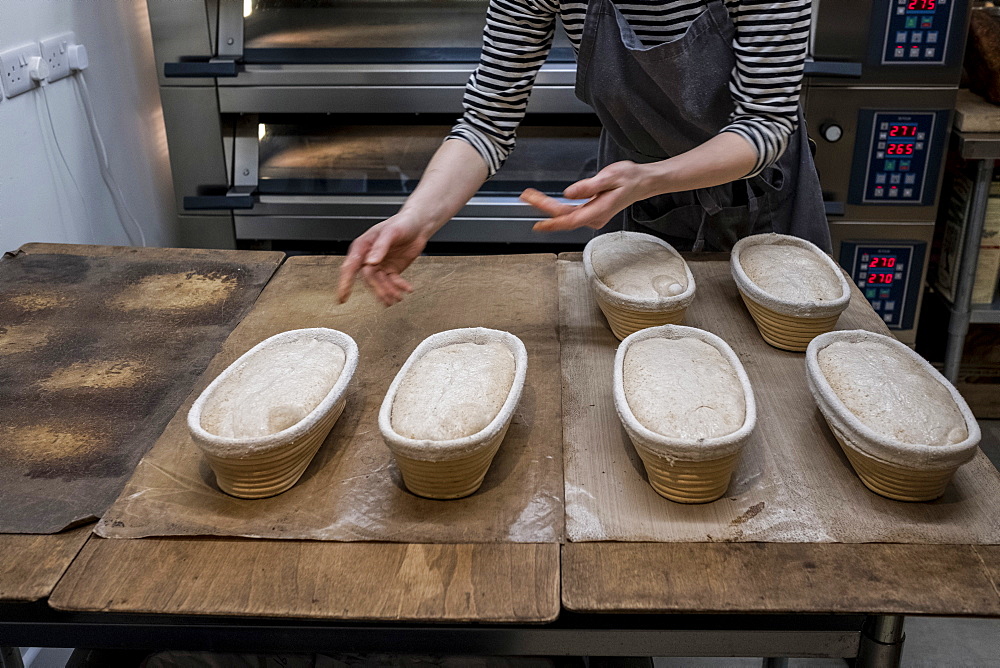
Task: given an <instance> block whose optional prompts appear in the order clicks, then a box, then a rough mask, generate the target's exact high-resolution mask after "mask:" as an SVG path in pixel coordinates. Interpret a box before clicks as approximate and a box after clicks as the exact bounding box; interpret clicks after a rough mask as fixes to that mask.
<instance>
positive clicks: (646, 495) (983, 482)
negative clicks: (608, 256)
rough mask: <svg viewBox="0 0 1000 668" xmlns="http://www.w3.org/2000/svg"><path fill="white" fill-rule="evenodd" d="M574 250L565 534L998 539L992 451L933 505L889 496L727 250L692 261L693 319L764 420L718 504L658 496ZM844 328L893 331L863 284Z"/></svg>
mask: <svg viewBox="0 0 1000 668" xmlns="http://www.w3.org/2000/svg"><path fill="white" fill-rule="evenodd" d="M578 258H579V254H566V255H564V256H561V259H560V260H559V262H558V264H559V292H560V340H561V344H562V352H561V355H562V368H563V420H564V427H565V428H564V446H563V448H564V457H565V476H566V535H567V539H568V540H570V541H653V542H711V541H746V542H779V543H805V542H840V543H870V542H885V543H955V544H1000V473H998V472H997V470H996V468H994V467H993V465H992V464H991V463H990V461H989V459H987V458H986V455H984V454H983V453H982V452H979V453H978V454H977V455H976V457H975V459H973V460H972V461H971V462H969V463H968V464H966V465H965V466H963V467H961V468H960V469H959V470H958V473H957V474H956V475H955V478H954V480H953V481H952V483H951V484H950V485H949V486H948V490H947V492H945V495H944V496H943V497H942V498H941V499H938V500H937V501H933V502H930V503H904V502H900V501H892V500H890V499H886V498H883V497H881V496H878V495H876V494H874V493H873V492H871V491H869V490H868V489H867V488H866V487H865V486H864V485H863V484H862V483H861V480H860V479H859V478H858V477H857V475H855V473H854V470H853V469H852V468H851V465H850V463H849V462H848V461H847V458H846V457H845V455H844V454H843V452H842V451H841V449H840V446H839V445H838V444H837V442H836V439H835V438H834V436H833V434H832V433H831V432H830V430H829V428H828V427H827V426H826V422H825V421H824V420H823V417H822V415H821V414H820V412H819V409H818V408H817V407H816V403H815V401H814V400H813V397H812V395H811V394H810V392H809V388H808V386H807V383H806V370H805V360H804V354H802V353H791V352H786V351H782V350H778V349H776V348H772V347H771V346H769V345H768V344H767V343H765V342H764V340H763V339H762V338H761V336H760V333H759V332H758V330H757V327H756V325H755V324H754V321H753V319H752V318H751V317H750V314H749V313H748V312H747V310H746V307H745V306H744V305H743V303H742V301H741V299H740V296H739V293H738V292H737V289H736V285H735V283H734V282H733V279H732V276H731V273H730V270H729V263H728V259H727V257H726V256H718V257H715V256H713V258H712V261H699V259H698V256H688V258H687V259H688V262H689V264H690V267H691V271H692V272H693V273H694V276H695V281H696V283H697V285H698V294H697V296H696V297H695V300H694V303H693V304H692V305H691V306H690V308H689V309H688V311H687V317H686V320H685V323H684V324H686V325H690V326H692V327H699V328H701V329H705V330H708V331H710V332H712V333H713V334H717V335H718V336H721V337H722V338H723V339H725V341H726V342H727V343H729V345H730V346H732V348H733V350H734V351H735V352H736V354H737V355H738V356H739V358H740V361H742V363H743V365H744V367H745V368H746V371H747V374H748V376H749V377H750V382H751V384H752V385H753V391H754V395H755V397H756V399H757V428H756V429H755V430H754V432H753V434H752V435H751V436H750V438H749V440H748V442H747V444H746V445H745V447H744V449H743V452H742V454H741V455H740V458H739V462H738V464H737V466H736V471H735V472H734V473H733V479H732V482H731V483H730V485H729V489H728V491H727V492H726V494H725V496H723V497H722V498H721V499H719V500H718V501H714V502H712V503H708V504H700V505H685V504H679V503H674V502H672V501H668V500H667V499H664V498H663V497H661V496H659V495H658V494H657V493H656V492H655V491H653V489H652V487H650V485H649V483H648V481H647V478H646V472H645V469H644V468H643V464H642V460H640V459H639V456H638V455H637V454H636V452H635V448H634V447H633V446H632V443H631V442H630V441H629V438H628V435H627V434H626V433H625V429H624V428H623V427H622V424H621V422H620V421H619V419H618V416H617V415H616V414H615V408H614V402H613V399H612V393H611V387H612V385H611V377H612V369H613V364H614V356H615V349H616V348H617V346H618V341H617V340H615V338H614V335H613V334H612V333H611V330H610V328H609V327H608V324H607V322H606V320H605V319H604V316H603V315H602V314H601V311H600V309H599V307H598V306H597V304H596V302H595V301H594V298H593V296H592V294H591V292H590V290H589V289H588V286H587V280H586V277H585V275H584V271H583V264H582V263H581V262H580V261H578ZM837 327H838V329H869V330H872V331H877V332H879V333H883V334H884V333H886V332H887V330H886V328H885V327H884V325H883V324H882V322H881V321H880V320H879V319H878V317H877V316H876V315H875V313H874V312H873V311H872V310H871V308H870V307H869V306H868V304H867V302H866V301H865V300H864V298H863V296H862V295H861V294H860V293H858V292H857V290H854V293H853V298H852V301H851V305H850V306H849V307H848V309H847V311H845V312H844V314H843V315H842V316H841V317H840V320H839V321H838V323H837Z"/></svg>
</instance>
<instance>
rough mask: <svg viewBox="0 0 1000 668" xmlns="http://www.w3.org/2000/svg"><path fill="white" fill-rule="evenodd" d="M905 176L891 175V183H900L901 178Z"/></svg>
mask: <svg viewBox="0 0 1000 668" xmlns="http://www.w3.org/2000/svg"><path fill="white" fill-rule="evenodd" d="M902 178H903V175H902V174H893V175H892V176H890V177H889V183H899V181H900V179H902Z"/></svg>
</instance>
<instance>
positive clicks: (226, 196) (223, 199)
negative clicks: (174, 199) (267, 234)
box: [184, 187, 257, 211]
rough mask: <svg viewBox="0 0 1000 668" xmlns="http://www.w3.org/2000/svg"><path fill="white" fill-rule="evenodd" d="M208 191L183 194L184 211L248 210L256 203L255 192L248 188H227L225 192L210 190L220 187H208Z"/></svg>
mask: <svg viewBox="0 0 1000 668" xmlns="http://www.w3.org/2000/svg"><path fill="white" fill-rule="evenodd" d="M206 190H207V191H208V192H206V194H202V195H185V196H184V210H185V211H205V210H208V209H229V210H237V209H240V210H244V211H247V210H250V209H253V207H254V205H255V204H256V203H257V192H256V190H253V189H248V188H241V187H236V188H229V189H228V190H226V191H225V192H222V193H220V192H215V193H212V192H211V191H212V190H216V191H218V190H222V189H221V188H208V189H206Z"/></svg>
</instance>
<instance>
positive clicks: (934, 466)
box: [806, 329, 980, 501]
mask: <svg viewBox="0 0 1000 668" xmlns="http://www.w3.org/2000/svg"><path fill="white" fill-rule="evenodd" d="M865 340H869V341H880V342H882V343H884V344H885V345H887V346H891V347H892V348H893V349H894V350H896V351H898V352H899V353H900V354H902V355H905V356H906V357H909V358H910V359H913V360H915V361H916V362H917V363H918V365H919V366H920V367H921V369H922V370H923V371H924V372H926V373H927V375H928V376H929V377H930V378H932V379H934V380H935V381H937V382H939V383H941V384H942V385H944V387H945V388H946V389H947V390H948V392H949V394H950V395H951V398H952V400H954V402H955V405H956V406H957V408H958V410H959V412H960V413H961V414H962V417H963V418H964V419H965V427H966V430H967V431H968V437H967V438H966V439H965V440H963V441H962V442H960V443H954V444H946V445H927V444H915V443H905V442H902V441H899V440H896V439H894V438H891V437H889V436H886V435H883V434H880V433H878V432H876V431H875V430H873V429H872V428H871V427H869V426H868V425H866V424H864V423H863V422H862V421H861V420H860V419H858V417H857V416H856V415H854V413H852V412H851V411H850V409H848V408H847V406H846V405H844V402H843V401H841V399H840V397H838V396H837V393H836V392H835V391H834V389H833V387H832V386H831V385H830V383H829V381H828V380H827V378H826V376H825V375H824V374H823V370H822V368H821V367H820V364H819V353H820V351H822V350H823V349H824V348H825V347H826V346H828V345H830V344H832V343H834V342H837V341H847V342H849V343H856V342H860V341H865ZM806 376H807V378H808V380H809V389H810V390H811V391H812V393H813V397H815V399H816V404H817V405H818V406H819V409H820V412H821V413H822V414H823V417H824V418H825V419H826V422H827V424H828V425H829V426H830V430H831V431H832V432H833V435H834V436H835V437H836V438H837V442H838V443H840V447H841V449H843V451H844V454H845V455H847V459H848V460H849V461H850V462H851V466H852V467H853V468H854V471H855V472H856V473H857V474H858V477H859V478H861V482H863V483H864V485H865V487H867V488H868V489H870V490H871V491H873V492H875V493H876V494H879V495H881V496H885V497H888V498H890V499H896V500H897V501H930V500H932V499H936V498H938V497H939V496H941V495H942V494H944V491H945V488H946V487H947V486H948V483H949V482H950V481H951V479H952V476H954V474H955V471H957V470H958V467H959V466H961V465H962V464H964V463H966V462H967V461H969V460H970V459H972V457H973V456H974V455H975V454H976V446H977V445H978V444H979V439H980V430H979V424H978V423H977V422H976V419H975V418H974V417H973V415H972V411H971V410H969V406H968V404H966V403H965V400H964V399H963V398H962V395H960V394H959V393H958V391H957V390H956V389H955V387H954V386H953V385H952V384H951V383H949V382H948V381H947V380H946V379H945V377H944V376H942V375H941V374H940V373H938V371H937V370H936V369H935V368H934V367H932V366H931V365H930V364H929V363H928V362H927V361H926V360H925V359H924V358H922V357H921V356H920V355H918V354H917V353H915V352H914V351H912V350H910V348H909V347H907V346H906V345H904V344H902V343H900V342H899V341H897V340H896V339H894V338H892V337H889V336H883V335H881V334H876V333H874V332H868V331H865V330H860V329H859V330H846V331H839V332H829V333H827V334H822V335H820V336H817V337H816V338H815V339H813V341H812V343H810V344H809V349H808V350H807V351H806ZM883 382H892V381H891V379H886V380H884V381H883Z"/></svg>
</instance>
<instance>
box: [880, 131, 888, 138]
mask: <svg viewBox="0 0 1000 668" xmlns="http://www.w3.org/2000/svg"><path fill="white" fill-rule="evenodd" d="M878 138H879V139H888V138H889V133H888V132H880V133H878Z"/></svg>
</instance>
